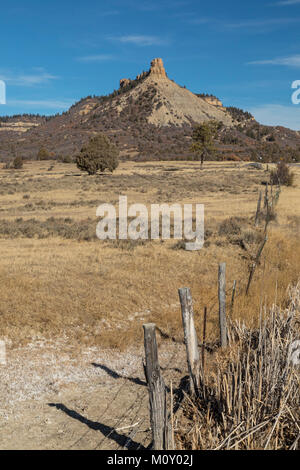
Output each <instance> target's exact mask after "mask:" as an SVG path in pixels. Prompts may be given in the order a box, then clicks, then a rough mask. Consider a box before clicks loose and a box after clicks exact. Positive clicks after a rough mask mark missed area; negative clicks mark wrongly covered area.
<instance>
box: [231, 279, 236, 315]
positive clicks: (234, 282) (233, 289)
mask: <svg viewBox="0 0 300 470" xmlns="http://www.w3.org/2000/svg"><path fill="white" fill-rule="evenodd" d="M235 293H236V281H233V287H232V295H231V303H230V315H232V314H233V307H234V301H235Z"/></svg>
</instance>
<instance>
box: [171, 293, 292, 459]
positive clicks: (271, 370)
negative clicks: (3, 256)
mask: <svg viewBox="0 0 300 470" xmlns="http://www.w3.org/2000/svg"><path fill="white" fill-rule="evenodd" d="M289 301H290V302H289V308H288V309H287V310H285V311H281V310H280V309H279V308H278V307H275V306H273V308H272V309H271V310H270V312H269V313H268V314H267V315H266V316H265V318H261V321H260V325H259V328H257V329H249V328H248V327H246V326H245V324H244V323H242V322H240V321H239V322H234V323H231V324H230V326H229V328H228V330H229V337H230V340H231V341H230V342H231V349H230V350H229V351H228V352H227V353H225V354H223V355H220V356H219V358H218V357H217V361H216V364H215V368H214V370H212V369H211V370H210V371H209V372H208V373H207V374H204V373H203V371H202V372H201V387H200V390H199V396H198V397H197V398H192V399H191V398H189V397H187V398H186V401H185V409H184V416H185V420H187V421H185V422H184V420H183V424H182V425H183V427H184V429H180V430H179V431H178V433H177V438H178V447H179V448H183V449H198V450H200V449H202V450H204V449H205V450H207V449H234V450H257V449H272V450H279V449H282V450H283V449H284V450H287V449H299V448H300V446H299V444H300V442H299V438H300V427H299V423H300V408H299V400H300V391H299V390H300V389H299V370H298V371H297V369H296V368H293V367H292V366H291V364H290V361H289V346H290V344H291V343H292V342H293V341H294V340H295V339H298V338H299V307H300V285H298V286H297V287H296V288H294V289H292V290H291V296H290V299H289ZM187 426H189V427H190V428H191V426H192V431H191V432H187ZM179 428H181V424H179Z"/></svg>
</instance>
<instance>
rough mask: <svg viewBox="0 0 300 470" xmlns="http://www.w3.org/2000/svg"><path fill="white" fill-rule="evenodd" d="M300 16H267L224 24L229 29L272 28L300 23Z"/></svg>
mask: <svg viewBox="0 0 300 470" xmlns="http://www.w3.org/2000/svg"><path fill="white" fill-rule="evenodd" d="M299 22H300V18H266V19H263V20H262V19H254V20H241V21H236V22H234V23H231V22H230V23H226V24H224V26H225V27H226V28H227V29H241V28H255V29H256V28H266V27H267V28H270V27H276V26H284V25H288V24H293V23H299Z"/></svg>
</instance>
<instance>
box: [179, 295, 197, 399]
mask: <svg viewBox="0 0 300 470" xmlns="http://www.w3.org/2000/svg"><path fill="white" fill-rule="evenodd" d="M178 293H179V299H180V304H181V315H182V324H183V331H184V342H185V346H186V354H187V363H188V369H189V375H190V391H191V393H192V394H197V393H198V390H199V387H200V357H199V350H198V340H197V333H196V330H195V324H194V311H193V300H192V295H191V291H190V289H189V288H188V287H184V288H182V289H179V290H178Z"/></svg>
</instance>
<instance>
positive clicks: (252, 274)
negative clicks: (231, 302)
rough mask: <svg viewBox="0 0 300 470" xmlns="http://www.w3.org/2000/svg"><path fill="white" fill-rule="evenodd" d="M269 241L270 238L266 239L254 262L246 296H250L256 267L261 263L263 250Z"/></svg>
mask: <svg viewBox="0 0 300 470" xmlns="http://www.w3.org/2000/svg"><path fill="white" fill-rule="evenodd" d="M267 241H268V237H265V238H264V240H263V242H262V244H261V245H260V247H259V249H258V252H257V255H256V257H255V260H254V263H253V264H252V266H251V270H250V274H249V279H248V284H247V287H246V295H248V294H249V289H250V286H251V282H252V279H253V276H254V272H255V269H256V266H257V265H258V263H259V259H260V257H261V254H262V252H263V249H264V247H265V244H266V243H267Z"/></svg>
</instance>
